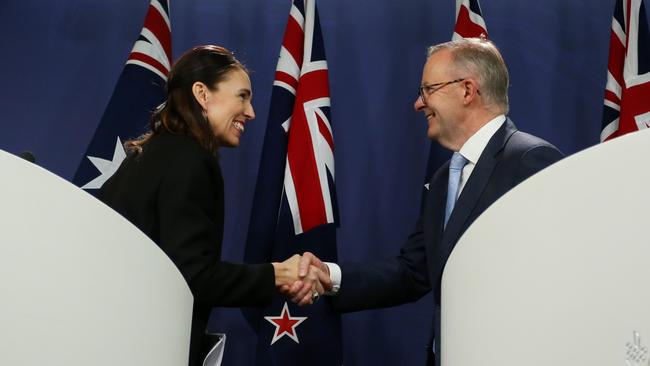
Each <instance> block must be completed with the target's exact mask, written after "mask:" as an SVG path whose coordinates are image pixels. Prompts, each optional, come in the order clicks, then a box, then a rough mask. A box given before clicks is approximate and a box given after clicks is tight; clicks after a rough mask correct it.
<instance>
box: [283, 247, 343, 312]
mask: <svg viewBox="0 0 650 366" xmlns="http://www.w3.org/2000/svg"><path fill="white" fill-rule="evenodd" d="M272 264H273V269H274V272H275V287H276V288H277V289H278V291H279V292H280V293H282V294H284V295H285V296H287V297H290V298H291V301H293V302H294V303H297V304H298V305H300V306H303V305H309V304H313V303H314V302H316V300H318V298H319V297H320V295H322V294H323V293H325V292H327V291H331V290H332V280H331V279H330V272H329V268H328V267H327V265H326V264H325V263H323V262H322V261H321V260H320V259H318V258H317V257H316V256H315V255H313V254H312V253H310V252H305V253H304V254H303V255H298V254H294V255H293V256H291V257H290V258H289V259H287V260H285V261H284V262H274V263H272Z"/></svg>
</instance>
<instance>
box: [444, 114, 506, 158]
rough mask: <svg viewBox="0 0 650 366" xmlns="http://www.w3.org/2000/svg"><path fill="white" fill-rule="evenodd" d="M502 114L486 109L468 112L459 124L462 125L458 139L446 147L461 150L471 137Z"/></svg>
mask: <svg viewBox="0 0 650 366" xmlns="http://www.w3.org/2000/svg"><path fill="white" fill-rule="evenodd" d="M500 114H503V113H502V112H501V111H498V112H495V111H491V110H486V109H480V110H474V111H473V112H471V113H468V114H467V116H466V118H465V119H464V120H463V121H462V122H461V123H460V124H459V125H460V126H462V127H461V129H460V131H459V132H460V133H459V136H458V139H456V141H454V142H453V143H452V144H450V146H445V147H447V148H448V149H450V150H452V151H458V150H460V148H461V147H462V146H463V145H464V144H465V142H467V140H469V138H470V137H472V136H473V135H474V134H475V133H476V132H478V130H480V129H481V128H482V127H483V126H485V125H486V124H487V123H488V122H490V121H491V120H493V119H494V118H496V117H497V116H498V115H500Z"/></svg>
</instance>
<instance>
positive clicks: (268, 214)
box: [245, 0, 342, 366]
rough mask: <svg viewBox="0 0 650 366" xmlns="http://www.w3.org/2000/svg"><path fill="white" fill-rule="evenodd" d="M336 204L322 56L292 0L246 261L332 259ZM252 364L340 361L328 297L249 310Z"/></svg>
mask: <svg viewBox="0 0 650 366" xmlns="http://www.w3.org/2000/svg"><path fill="white" fill-rule="evenodd" d="M337 223H338V210H337V204H336V193H335V190H334V139H333V137H332V120H331V118H330V95H329V82H328V71H327V61H326V59H325V49H324V47H323V38H322V34H321V28H320V24H319V20H318V12H317V10H316V3H315V1H314V0H294V1H293V4H292V6H291V10H290V12H289V20H288V22H287V27H286V29H285V33H284V40H283V44H282V48H281V50H280V58H279V60H278V65H277V68H276V72H275V81H274V83H273V93H272V95H271V108H270V112H269V120H268V124H267V127H266V135H265V137H264V147H263V150H262V157H261V162H260V168H259V173H258V178H257V186H256V189H255V197H254V202H253V208H252V215H251V221H250V225H249V229H248V238H247V243H246V254H245V260H246V261H247V262H250V263H261V262H272V261H283V260H285V259H287V258H288V257H290V256H291V255H293V254H296V253H302V252H304V251H310V252H313V253H314V254H316V255H317V256H318V257H319V258H321V259H322V260H324V261H336V259H337V251H336V226H337ZM245 314H246V316H247V319H248V320H249V322H250V323H251V325H252V326H253V327H254V329H256V331H257V333H258V345H257V353H256V364H257V365H283V366H284V365H341V364H342V342H341V322H340V316H339V315H338V314H337V313H335V312H334V311H332V310H331V309H330V308H329V306H328V304H327V301H322V300H321V301H319V302H317V303H315V304H314V305H311V306H307V307H303V308H301V307H298V306H296V305H294V304H293V303H291V302H289V301H287V300H286V298H284V297H283V296H281V295H278V296H277V297H276V299H275V300H274V301H273V303H272V305H270V306H269V307H268V308H266V309H262V310H259V311H257V310H250V311H247V312H246V313H245Z"/></svg>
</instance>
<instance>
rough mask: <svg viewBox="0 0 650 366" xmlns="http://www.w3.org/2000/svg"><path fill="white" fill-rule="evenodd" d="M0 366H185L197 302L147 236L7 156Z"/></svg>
mask: <svg viewBox="0 0 650 366" xmlns="http://www.w3.org/2000/svg"><path fill="white" fill-rule="evenodd" d="M0 174H1V176H2V178H1V179H0V203H1V206H0V294H1V297H0V365H12V366H19V365H20V366H22V365H25V366H37V365H38V366H41V365H48V366H58V365H61V366H64V365H65V366H88V365H93V366H100V365H101V366H104V365H105V366H116V365H120V366H131V365H133V366H136V365H137V366H142V365H155V366H185V365H187V359H188V349H189V338H190V324H191V315H192V301H193V299H192V295H191V293H190V290H189V288H188V286H187V284H186V283H185V280H184V279H183V277H182V276H181V274H180V272H179V271H178V270H177V269H176V267H175V266H174V264H173V263H172V262H171V261H170V260H169V259H168V257H167V256H166V255H165V254H164V253H163V252H162V251H161V250H160V249H159V248H158V247H157V246H156V245H155V244H154V243H153V242H152V241H151V240H149V238H147V237H146V236H145V235H144V234H143V233H142V232H140V231H139V230H138V229H136V228H135V227H134V226H133V225H131V224H130V223H129V222H128V221H127V220H125V219H124V218H123V217H121V216H120V215H118V214H117V213H115V212H114V211H112V210H111V209H110V208H108V207H107V206H105V205H104V204H102V203H101V202H99V201H98V200H96V199H95V198H94V197H92V196H91V195H89V194H87V193H85V192H83V191H81V190H80V189H79V188H77V187H75V186H73V185H72V184H70V183H68V182H66V181H64V180H63V179H61V178H59V177H57V176H55V175H53V174H51V173H49V172H47V171H46V170H44V169H41V168H39V167H37V166H36V165H33V164H31V163H28V162H26V161H24V160H22V159H19V158H17V157H15V156H13V155H10V154H7V153H5V152H2V151H0Z"/></svg>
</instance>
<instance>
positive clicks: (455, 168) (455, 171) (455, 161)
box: [445, 152, 467, 227]
mask: <svg viewBox="0 0 650 366" xmlns="http://www.w3.org/2000/svg"><path fill="white" fill-rule="evenodd" d="M465 164H467V159H465V157H464V156H462V155H461V154H460V153H459V152H455V153H454V155H452V157H451V162H450V163H449V183H448V184H447V205H446V206H445V227H446V226H447V221H449V216H451V212H452V211H453V210H454V205H456V197H457V196H458V188H459V187H460V176H461V173H462V172H463V167H464V166H465Z"/></svg>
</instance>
